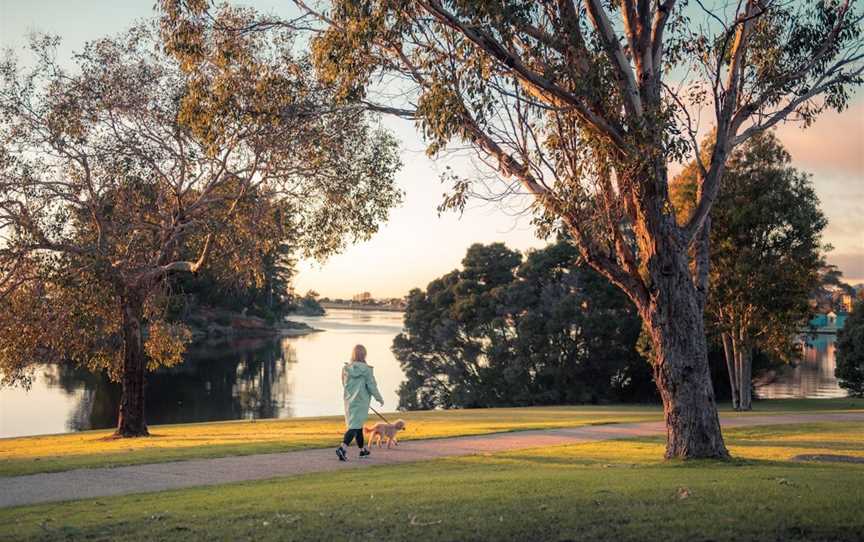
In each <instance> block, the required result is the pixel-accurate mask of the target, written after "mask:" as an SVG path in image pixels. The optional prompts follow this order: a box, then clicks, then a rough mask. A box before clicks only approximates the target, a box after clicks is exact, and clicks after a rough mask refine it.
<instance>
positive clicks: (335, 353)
mask: <svg viewBox="0 0 864 542" xmlns="http://www.w3.org/2000/svg"><path fill="white" fill-rule="evenodd" d="M297 319H298V320H303V321H306V322H307V323H309V324H310V325H312V326H313V327H316V328H319V329H324V330H325V332H323V333H315V334H312V335H307V336H303V337H287V338H277V339H255V340H242V341H234V342H231V343H223V344H218V345H204V346H197V347H195V348H192V349H191V350H190V351H189V352H188V353H187V355H186V356H185V361H184V362H183V363H182V364H181V365H179V366H177V367H173V368H170V369H163V370H160V371H157V372H155V373H151V374H150V375H149V376H148V380H147V389H146V394H147V421H148V423H149V424H152V425H157V424H170V423H190V422H204V421H215V420H237V419H250V418H289V417H294V416H319V415H332V414H341V413H342V398H341V383H340V381H339V374H340V368H341V366H342V363H343V362H344V361H345V360H346V359H347V356H348V354H349V353H350V351H351V348H352V347H353V346H354V344H357V343H363V344H365V345H366V346H367V348H368V349H369V356H370V363H372V364H373V365H374V366H375V371H376V376H377V378H378V382H379V387H380V388H381V392H382V393H383V395H384V399H385V404H387V405H388V406H389V407H390V408H394V407H395V406H396V403H397V396H396V390H397V389H398V386H399V383H400V382H401V381H402V379H403V375H402V371H401V369H400V368H399V365H398V363H397V362H396V360H395V359H394V358H393V355H392V353H391V352H390V344H391V343H392V340H393V337H394V336H395V335H396V334H397V333H399V331H400V330H401V327H402V314H401V313H385V312H364V311H340V310H331V311H329V312H328V314H327V315H326V316H324V317H308V318H297ZM119 399H120V388H119V385H117V384H115V383H112V382H110V381H109V380H108V379H107V378H106V377H105V376H104V375H101V374H92V373H90V372H88V371H85V370H81V369H76V368H74V367H70V366H47V367H44V368H42V369H41V370H40V371H39V372H38V374H37V378H36V380H35V382H34V385H33V388H32V389H31V390H30V391H28V392H25V391H24V390H20V389H15V388H12V389H6V388H4V389H0V437H10V436H21V435H36V434H46V433H61V432H65V431H83V430H87V429H103V428H110V427H113V426H114V425H115V424H116V419H117V409H118V405H119Z"/></svg>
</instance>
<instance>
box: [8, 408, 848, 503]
mask: <svg viewBox="0 0 864 542" xmlns="http://www.w3.org/2000/svg"><path fill="white" fill-rule="evenodd" d="M826 421H864V412H858V413H822V414H784V415H749V416H738V417H735V418H727V419H723V420H722V422H723V426H724V427H741V426H754V425H776V424H790V423H812V422H826ZM663 432H664V425H663V423H662V422H644V423H622V424H610V425H594V426H585V427H576V428H568V429H549V430H542V431H518V432H512V433H494V434H491V435H479V436H469V437H454V438H445V439H434V440H413V441H405V442H403V443H402V444H400V445H399V446H398V447H397V448H393V449H391V450H386V449H381V450H378V449H377V448H375V449H373V451H372V457H371V458H369V459H364V460H362V461H360V460H359V459H357V456H356V453H357V452H356V448H352V450H351V452H350V461H348V462H347V463H342V462H340V461H338V460H337V459H336V455H335V453H334V452H333V450H334V448H327V449H315V450H301V451H295V452H285V453H276V454H259V455H247V456H235V457H223V458H216V459H195V460H189V461H176V462H171V463H154V464H147V465H133V466H128V467H115V468H101V469H77V470H71V471H65V472H55V473H44V474H31V475H27V476H13V477H5V478H0V508H4V507H10V506H21V505H26V504H36V503H46V502H56V501H68V500H75V499H87V498H93V497H108V496H112V495H127V494H131V493H148V492H153V491H164V490H168V489H178V488H188V487H196V486H208V485H216V484H225V483H231V482H245V481H249V480H264V479H268V478H276V477H280V476H293V475H298V474H306V473H313V472H325V471H335V470H340V469H354V468H362V467H370V466H373V465H394V464H398V463H410V462H416V461H425V460H429V459H438V458H441V457H458V456H466V455H476V454H485V453H494V452H504V451H509V450H520V449H527V448H540V447H545V446H558V445H562V444H574V443H580V442H593V441H600V440H610V439H621V438H629V437H642V436H658V435H662V434H663Z"/></svg>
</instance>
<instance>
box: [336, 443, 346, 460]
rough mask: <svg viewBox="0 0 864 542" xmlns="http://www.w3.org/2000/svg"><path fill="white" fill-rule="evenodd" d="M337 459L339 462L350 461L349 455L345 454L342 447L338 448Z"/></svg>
mask: <svg viewBox="0 0 864 542" xmlns="http://www.w3.org/2000/svg"><path fill="white" fill-rule="evenodd" d="M336 457H338V458H339V461H348V454H346V453H345V450H344V449H342V446H339V447H338V448H336Z"/></svg>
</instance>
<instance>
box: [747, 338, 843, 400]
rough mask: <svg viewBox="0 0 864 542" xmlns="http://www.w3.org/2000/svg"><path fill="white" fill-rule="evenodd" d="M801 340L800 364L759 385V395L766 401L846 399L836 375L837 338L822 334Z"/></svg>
mask: <svg viewBox="0 0 864 542" xmlns="http://www.w3.org/2000/svg"><path fill="white" fill-rule="evenodd" d="M801 340H802V346H803V356H802V359H801V361H799V362H798V363H796V364H794V365H791V366H786V367H783V368H781V369H779V370H777V371H776V373H775V374H773V375H771V377H772V379H771V380H770V382H769V383H767V384H765V385H762V386H757V388H756V393H757V395H758V396H759V397H761V398H763V399H790V398H804V397H807V398H829V397H845V396H846V395H847V393H846V390H844V389H843V388H841V387H840V386H839V384H838V383H837V377H835V376H834V369H835V368H836V366H837V365H836V364H837V362H836V360H835V357H834V355H835V348H834V343H835V342H836V340H837V336H836V335H833V334H827V333H820V334H816V335H812V336H807V337H802V338H801Z"/></svg>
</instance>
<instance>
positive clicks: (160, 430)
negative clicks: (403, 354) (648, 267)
mask: <svg viewBox="0 0 864 542" xmlns="http://www.w3.org/2000/svg"><path fill="white" fill-rule="evenodd" d="M856 409H859V410H860V409H864V400H852V399H842V400H839V399H838V400H818V401H816V400H813V401H806V400H805V401H764V402H759V403H757V404H756V408H755V410H754V413H755V414H766V413H769V414H770V413H784V412H802V411H808V410H818V411H826V410H832V411H834V410H836V411H844V410H856ZM724 413H725V414H731V413H730V412H728V407H727V408H725V409H724ZM735 415H742V416H747V415H749V414H747V413H743V414H735ZM400 416H401V417H402V418H404V419H405V420H407V422H408V430H407V431H406V432H405V433H404V434H403V436H402V437H401V438H402V439H405V440H410V439H420V438H440V437H451V436H458V435H478V434H485V433H495V432H501V431H519V430H527V429H549V428H556V427H578V426H582V425H591V424H605V423H623V422H638V421H651V420H660V419H662V412H661V410H660V408H659V407H658V406H656V405H611V406H574V407H532V408H502V409H476V410H454V411H446V412H445V411H432V412H406V413H399V414H390V415H388V417H393V418H395V417H400ZM150 430H151V433H152V436H151V437H148V438H142V439H122V440H116V439H112V438H111V431H86V432H81V433H71V434H65V435H49V436H40V437H25V438H11V439H0V476H14V475H20V474H32V473H37V472H53V471H63V470H69V469H73V468H82V467H106V466H119V465H135V464H142V463H159V462H165V461H176V460H183V459H195V458H206V457H223V456H229V455H248V454H255V453H268V452H279V451H287V450H297V449H302V448H316V447H322V446H330V445H332V444H334V443H335V442H337V441H338V440H339V438H340V437H341V435H342V432H343V431H344V421H343V419H342V417H340V416H331V417H325V418H297V419H287V420H265V421H256V422H249V421H243V422H219V423H200V424H183V425H163V426H152V427H151V428H150Z"/></svg>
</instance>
